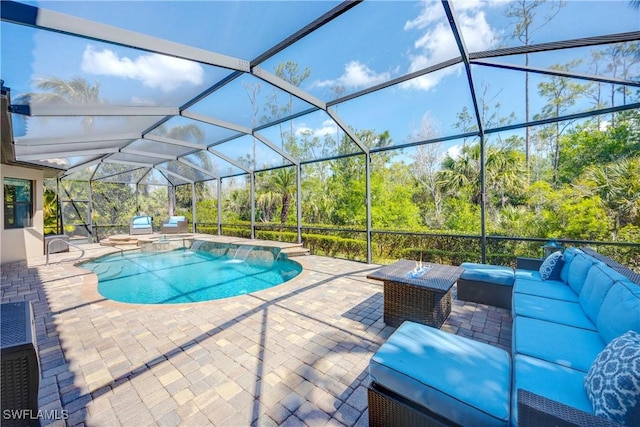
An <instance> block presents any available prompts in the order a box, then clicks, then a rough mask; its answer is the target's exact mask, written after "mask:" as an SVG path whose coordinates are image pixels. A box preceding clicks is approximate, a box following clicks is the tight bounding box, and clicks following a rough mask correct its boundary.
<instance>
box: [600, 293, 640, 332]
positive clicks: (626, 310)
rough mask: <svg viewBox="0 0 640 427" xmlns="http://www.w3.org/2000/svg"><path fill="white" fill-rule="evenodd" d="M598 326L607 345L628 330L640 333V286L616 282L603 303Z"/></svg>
mask: <svg viewBox="0 0 640 427" xmlns="http://www.w3.org/2000/svg"><path fill="white" fill-rule="evenodd" d="M596 325H597V327H598V332H599V333H600V336H601V337H602V340H603V341H604V342H605V343H609V342H611V340H613V339H614V338H616V337H619V336H620V335H622V334H624V333H625V332H626V331H628V330H632V331H635V332H638V333H640V285H636V284H634V283H631V282H630V281H628V280H620V281H617V282H615V283H614V284H613V286H612V287H611V289H610V290H609V292H608V293H607V296H606V297H605V298H604V301H603V302H602V306H601V307H600V312H599V313H598V320H597V322H596Z"/></svg>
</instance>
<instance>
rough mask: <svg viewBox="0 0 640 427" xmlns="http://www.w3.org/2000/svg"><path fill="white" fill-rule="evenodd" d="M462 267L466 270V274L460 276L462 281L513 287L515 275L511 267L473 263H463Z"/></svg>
mask: <svg viewBox="0 0 640 427" xmlns="http://www.w3.org/2000/svg"><path fill="white" fill-rule="evenodd" d="M460 267H462V268H464V272H463V273H462V275H461V276H460V278H461V279H465V280H474V281H476V282H486V283H493V284H496V285H505V286H513V281H514V278H515V273H514V272H513V268H511V267H505V266H502V265H490V264H476V263H473V262H463V263H462V264H460Z"/></svg>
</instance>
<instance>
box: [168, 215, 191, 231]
mask: <svg viewBox="0 0 640 427" xmlns="http://www.w3.org/2000/svg"><path fill="white" fill-rule="evenodd" d="M188 226H189V222H188V221H187V218H185V217H184V216H171V217H169V221H166V222H164V223H163V224H162V233H164V234H176V233H187V232H188V231H189V230H188Z"/></svg>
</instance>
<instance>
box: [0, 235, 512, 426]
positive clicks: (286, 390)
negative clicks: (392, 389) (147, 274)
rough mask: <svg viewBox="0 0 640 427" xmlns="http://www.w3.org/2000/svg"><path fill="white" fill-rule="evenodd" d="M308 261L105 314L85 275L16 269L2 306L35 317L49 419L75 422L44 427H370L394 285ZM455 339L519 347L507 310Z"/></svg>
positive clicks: (68, 268)
mask: <svg viewBox="0 0 640 427" xmlns="http://www.w3.org/2000/svg"><path fill="white" fill-rule="evenodd" d="M91 248H92V249H91V250H88V251H87V256H90V257H95V256H97V255H101V254H104V253H110V252H113V251H115V250H114V249H113V248H106V247H100V246H96V245H93V246H91ZM72 254H73V253H72ZM72 254H71V255H72ZM69 257H70V254H69V253H66V254H65V253H63V254H56V255H53V256H52V260H53V261H57V260H62V259H68V258H69ZM296 260H298V261H300V262H301V264H303V266H304V272H303V273H302V274H301V275H300V276H298V277H297V278H296V279H294V280H292V281H290V282H287V283H285V284H283V285H280V286H277V287H274V288H271V289H267V290H264V291H260V292H256V293H254V294H249V295H243V296H239V297H234V298H229V299H224V300H218V301H210V302H203V303H194V304H177V305H163V306H141V305H134V304H121V303H116V302H113V301H109V300H106V299H104V298H102V297H101V296H100V295H99V294H97V291H96V278H95V275H93V274H92V273H90V272H88V271H86V270H83V269H82V268H80V267H77V266H74V265H73V263H74V262H72V261H65V262H62V263H61V264H60V265H49V266H45V265H44V257H42V259H40V258H39V259H33V260H29V262H27V263H14V264H5V265H3V266H2V273H1V284H0V291H1V299H2V302H11V301H16V300H29V301H31V302H32V303H33V307H34V312H35V316H36V334H37V348H38V355H39V358H40V364H41V382H40V393H39V404H40V409H41V410H43V411H47V412H46V413H47V414H49V415H48V418H56V416H58V418H63V417H68V418H67V419H64V420H63V419H57V420H56V419H42V420H41V424H42V425H56V426H57V425H61V426H62V425H87V426H117V425H123V426H143V425H166V426H169V425H171V426H173V425H184V426H207V425H214V426H253V425H255V426H275V425H283V426H302V425H308V426H324V425H335V426H338V425H347V426H366V425H368V414H367V392H366V385H367V383H368V371H367V366H368V363H369V359H370V358H371V356H372V355H373V353H374V352H375V351H376V350H377V349H378V347H379V346H380V345H381V344H382V343H383V342H384V341H385V340H386V339H387V338H388V337H389V335H390V334H391V333H392V332H393V331H394V330H395V328H392V327H389V326H385V324H384V322H383V320H382V308H383V307H382V304H383V294H382V283H381V282H378V281H374V280H368V279H366V277H365V276H366V275H367V274H369V273H371V272H372V271H374V270H375V269H377V268H379V267H380V266H379V265H369V264H363V263H359V262H352V261H346V260H340V259H333V258H327V257H319V256H306V257H300V258H296ZM454 292H455V290H454ZM442 329H444V330H447V331H449V332H452V333H455V334H459V335H464V336H468V337H472V338H474V339H478V340H481V341H484V342H488V343H490V344H493V345H497V346H500V347H504V348H506V349H509V348H510V345H511V343H510V340H511V317H510V314H509V311H508V310H504V309H500V308H495V307H489V306H484V305H477V304H472V303H464V302H461V301H457V300H455V299H454V302H453V309H452V313H451V316H450V317H449V319H448V320H447V321H446V323H445V324H444V325H443V327H442Z"/></svg>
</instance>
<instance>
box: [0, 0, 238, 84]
mask: <svg viewBox="0 0 640 427" xmlns="http://www.w3.org/2000/svg"><path fill="white" fill-rule="evenodd" d="M0 13H1V16H2V20H3V21H7V22H12V23H15V24H21V25H27V26H31V27H36V28H39V29H43V30H49V31H56V32H59V33H63V34H69V35H73V36H77V37H84V38H87V39H91V40H98V41H103V42H107V43H113V44H116V45H119V46H125V47H129V48H134V49H139V50H144V51H147V52H153V53H158V54H161V55H167V56H172V57H175V58H181V59H186V60H188V61H196V62H200V63H203V64H209V65H214V66H216V67H222V68H227V69H231V70H238V71H245V72H249V71H250V67H249V61H247V60H243V59H239V58H233V57H231V56H226V55H221V54H218V53H215V52H211V51H208V50H205V49H200V48H196V47H193V46H189V45H185V44H180V43H176V42H172V41H168V40H163V39H160V38H157V37H152V36H148V35H145V34H140V33H137V32H135V31H130V30H125V29H122V28H118V27H114V26H111V25H106V24H102V23H99V22H95V21H90V20H87V19H82V18H77V17H75V16H70V15H66V14H63V13H59V12H54V11H51V10H47V9H43V8H39V7H34V6H30V5H26V4H22V3H17V2H13V1H3V2H2V8H1V11H0Z"/></svg>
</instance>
